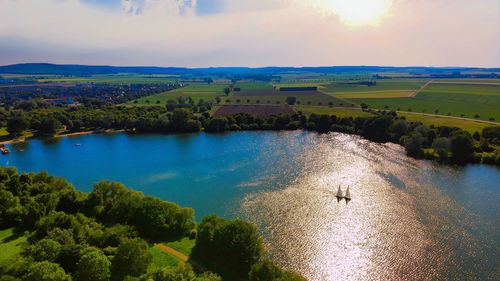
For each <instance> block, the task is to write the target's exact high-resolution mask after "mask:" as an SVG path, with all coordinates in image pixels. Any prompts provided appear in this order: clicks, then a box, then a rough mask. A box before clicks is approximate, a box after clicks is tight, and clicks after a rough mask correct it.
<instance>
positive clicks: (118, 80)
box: [37, 74, 178, 84]
mask: <svg viewBox="0 0 500 281" xmlns="http://www.w3.org/2000/svg"><path fill="white" fill-rule="evenodd" d="M37 80H38V82H41V83H44V82H52V83H110V84H148V83H172V82H176V81H177V80H178V77H177V76H173V75H140V74H114V75H92V76H89V77H78V76H74V77H46V78H41V79H37Z"/></svg>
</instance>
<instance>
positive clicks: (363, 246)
mask: <svg viewBox="0 0 500 281" xmlns="http://www.w3.org/2000/svg"><path fill="white" fill-rule="evenodd" d="M300 140H301V141H305V142H307V143H306V144H305V146H306V147H307V148H308V149H305V150H304V151H303V153H302V154H300V155H290V156H289V157H288V159H289V161H293V162H295V165H293V166H299V167H301V168H300V169H299V170H298V172H297V171H294V170H291V169H288V170H287V169H284V170H281V171H279V172H278V173H279V175H278V176H279V177H294V178H295V180H294V181H293V182H292V184H289V185H288V186H286V187H283V188H281V189H278V190H272V191H263V192H258V193H254V194H251V195H248V196H247V197H246V198H245V199H244V200H243V202H242V204H241V206H242V207H241V209H242V210H241V211H242V216H244V217H245V218H247V219H250V220H252V221H253V222H254V223H256V224H257V225H258V226H259V227H260V229H261V230H262V232H263V234H264V237H265V242H266V244H267V246H268V248H269V249H270V254H271V255H272V256H273V258H275V259H277V260H278V261H279V262H281V263H282V264H283V265H285V266H286V267H288V268H292V269H295V270H298V271H300V272H302V273H303V274H304V275H306V276H307V277H308V278H309V279H310V280H400V279H414V280H415V279H418V280H435V279H449V278H456V277H458V276H462V277H466V276H469V277H474V273H472V272H474V271H468V270H467V269H465V268H461V267H464V266H465V265H466V264H467V263H468V262H469V263H470V262H472V263H477V264H480V262H479V261H478V260H474V256H475V255H476V254H475V251H477V250H478V248H479V245H478V244H477V241H476V240H475V239H474V238H473V237H472V236H471V235H470V234H469V233H468V228H469V227H470V226H471V224H473V223H474V218H473V216H472V215H470V214H468V213H467V212H466V211H465V210H464V208H463V207H461V206H460V205H459V204H458V203H456V202H455V201H454V200H452V199H450V198H449V197H447V196H446V195H445V194H443V193H442V192H441V191H440V190H439V189H438V188H437V187H436V186H433V185H431V184H428V183H425V178H426V176H427V174H428V173H433V165H432V164H431V163H429V162H424V161H416V160H413V159H409V158H407V157H406V156H405V155H404V152H403V151H402V148H401V147H399V146H397V145H391V144H385V145H382V144H375V143H370V142H368V141H365V140H362V139H359V138H355V137H352V136H347V135H342V134H330V135H323V136H318V135H313V134H311V135H309V136H308V137H307V138H306V139H305V140H304V139H303V138H300ZM290 145H297V144H294V143H293V141H292V142H291V143H290ZM300 145H304V143H301V144H300ZM270 146H273V145H272V144H271V145H270ZM295 173H296V174H295ZM338 185H341V186H342V188H343V190H344V191H345V188H346V187H347V186H350V191H351V196H352V198H353V200H352V201H350V202H349V203H348V204H346V202H345V201H344V200H342V201H340V202H337V199H336V198H335V192H336V190H337V187H338ZM494 227H496V226H494ZM462 252H463V253H462ZM462 255H465V257H466V258H472V260H467V259H464V260H462ZM477 264H476V265H475V266H477ZM475 272H476V274H477V271H475ZM475 277H477V275H476V276H475ZM473 279H475V278H473ZM479 279H481V278H479Z"/></svg>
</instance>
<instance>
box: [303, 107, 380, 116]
mask: <svg viewBox="0 0 500 281" xmlns="http://www.w3.org/2000/svg"><path fill="white" fill-rule="evenodd" d="M294 109H295V110H296V111H302V113H304V114H305V115H311V114H312V113H316V114H327V115H335V116H337V117H353V118H356V117H370V116H374V115H373V114H371V113H369V112H364V111H362V110H361V109H358V108H355V109H354V108H352V109H351V108H332V107H327V106H294Z"/></svg>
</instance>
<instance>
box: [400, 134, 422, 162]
mask: <svg viewBox="0 0 500 281" xmlns="http://www.w3.org/2000/svg"><path fill="white" fill-rule="evenodd" d="M422 140H423V137H422V135H420V134H419V133H413V134H411V135H410V136H409V137H407V138H405V140H404V145H405V149H406V154H408V155H409V156H412V157H415V158H420V157H422V156H423V154H424V151H423V150H422Z"/></svg>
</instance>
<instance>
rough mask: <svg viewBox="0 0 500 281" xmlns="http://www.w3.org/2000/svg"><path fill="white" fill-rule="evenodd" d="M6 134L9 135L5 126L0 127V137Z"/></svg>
mask: <svg viewBox="0 0 500 281" xmlns="http://www.w3.org/2000/svg"><path fill="white" fill-rule="evenodd" d="M8 135H9V132H7V128H6V127H2V128H0V137H6V136H8Z"/></svg>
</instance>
